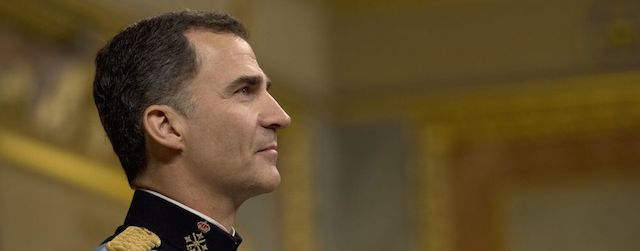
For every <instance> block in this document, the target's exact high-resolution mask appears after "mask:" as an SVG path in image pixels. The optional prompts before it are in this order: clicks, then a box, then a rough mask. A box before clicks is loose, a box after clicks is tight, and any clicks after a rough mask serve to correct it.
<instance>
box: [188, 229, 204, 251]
mask: <svg viewBox="0 0 640 251" xmlns="http://www.w3.org/2000/svg"><path fill="white" fill-rule="evenodd" d="M184 241H185V242H186V243H187V251H205V250H209V248H207V240H206V239H205V238H204V234H202V233H192V234H191V235H187V236H185V237H184Z"/></svg>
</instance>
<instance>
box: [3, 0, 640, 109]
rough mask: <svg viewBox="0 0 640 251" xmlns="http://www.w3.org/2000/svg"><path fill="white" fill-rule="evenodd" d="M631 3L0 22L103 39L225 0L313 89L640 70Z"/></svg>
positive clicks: (333, 5) (8, 3) (171, 6)
mask: <svg viewBox="0 0 640 251" xmlns="http://www.w3.org/2000/svg"><path fill="white" fill-rule="evenodd" d="M639 6H640V3H639V2H638V1H633V0H616V1H607V0H560V1H545V2H544V3H541V2H539V1H534V0H522V1H506V0H455V1H445V0H431V1H419V0H397V1H386V0H349V1H340V0H324V1H321V0H307V1H294V0H277V1H276V0H274V1H258V0H236V1H232V0H225V1H215V2H212V1H204V0H182V1H178V0H162V1H160V0H158V1H153V0H139V1H124V0H114V1H107V0H91V1H73V0H39V1H29V2H28V1H21V0H4V1H1V2H0V16H1V17H0V22H3V23H5V24H7V25H8V26H10V27H15V28H16V29H20V30H22V31H25V32H26V33H29V34H32V35H34V36H38V37H46V38H49V39H51V40H52V41H59V42H63V43H64V42H65V41H68V40H70V39H73V38H74V37H77V36H78V34H80V35H81V36H86V35H87V33H88V35H89V36H93V37H96V38H98V40H99V41H104V40H105V39H107V38H108V37H110V36H111V35H112V34H113V33H115V32H116V31H117V30H119V29H121V28H122V27H123V26H125V25H127V24H129V23H131V22H133V21H134V20H137V19H139V18H141V17H146V16H150V15H154V14H157V13H161V12H165V11H169V10H176V9H186V8H190V9H222V10H226V11H228V12H231V13H232V14H234V15H235V16H238V17H239V18H240V19H242V20H243V21H244V22H245V23H247V25H248V26H249V27H250V28H251V31H252V33H253V40H254V41H255V43H254V44H255V48H256V51H257V52H258V53H259V56H260V57H261V61H262V64H263V67H265V68H266V69H267V70H268V72H275V73H274V74H276V75H278V76H281V78H280V79H285V80H286V81H283V82H286V83H288V85H289V86H290V87H291V89H293V90H297V91H299V92H301V93H305V94H306V95H308V96H310V97H316V96H324V95H325V94H327V93H332V94H336V93H337V94H340V95H351V93H363V92H381V93H384V92H387V91H388V90H406V89H409V90H414V89H416V88H418V89H419V88H426V89H429V90H431V89H434V88H435V89H437V88H445V87H460V86H472V85H478V84H492V83H493V84H495V83H511V82H517V81H518V80H521V79H530V78H553V77H557V76H565V75H575V74H587V73H594V72H601V71H612V70H613V71H615V70H625V69H628V68H637V65H638V64H639V62H640V42H639V39H640V28H639V27H640V14H639V13H640V7H639Z"/></svg>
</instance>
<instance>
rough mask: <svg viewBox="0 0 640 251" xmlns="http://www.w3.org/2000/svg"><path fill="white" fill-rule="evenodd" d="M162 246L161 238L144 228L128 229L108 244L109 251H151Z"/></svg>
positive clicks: (132, 227)
mask: <svg viewBox="0 0 640 251" xmlns="http://www.w3.org/2000/svg"><path fill="white" fill-rule="evenodd" d="M159 246H160V237H158V236H157V235H156V234H154V233H152V232H151V231H149V230H147V229H146V228H143V227H134V226H130V227H127V229H125V230H124V231H122V233H120V234H118V235H117V236H116V237H114V238H113V240H111V241H109V242H107V245H106V247H107V250H109V251H149V250H151V249H153V248H156V247H159Z"/></svg>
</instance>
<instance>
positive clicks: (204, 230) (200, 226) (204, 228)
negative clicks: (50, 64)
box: [198, 221, 211, 234]
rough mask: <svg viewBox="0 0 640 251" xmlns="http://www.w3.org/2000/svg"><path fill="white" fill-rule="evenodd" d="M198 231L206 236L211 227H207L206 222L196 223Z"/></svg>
mask: <svg viewBox="0 0 640 251" xmlns="http://www.w3.org/2000/svg"><path fill="white" fill-rule="evenodd" d="M198 229H199V230H200V232H202V233H205V234H206V233H207V232H209V230H211V226H209V223H207V222H206V221H200V222H198Z"/></svg>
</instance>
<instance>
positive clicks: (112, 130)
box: [93, 11, 291, 251]
mask: <svg viewBox="0 0 640 251" xmlns="http://www.w3.org/2000/svg"><path fill="white" fill-rule="evenodd" d="M270 86H271V82H270V80H269V78H268V77H267V76H266V75H265V73H264V72H263V71H262V69H261V68H260V66H259V65H258V62H257V61H256V56H255V54H254V52H253V51H252V49H251V46H250V45H249V44H248V43H247V32H246V30H245V28H244V27H243V25H242V24H241V23H239V22H238V21H237V20H235V19H234V18H232V17H231V16H229V15H227V14H225V13H221V12H200V11H182V12H173V13H167V14H164V15H160V16H157V17H153V18H149V19H145V20H142V21H140V22H138V23H135V24H133V25H131V26H129V27H128V28H126V29H124V30H123V31H122V32H120V33H119V34H117V35H116V36H115V37H114V38H113V39H112V40H111V41H110V42H109V43H108V44H107V45H106V46H105V47H104V48H102V49H101V50H100V51H99V52H98V55H97V57H96V74H95V80H94V89H93V94H94V99H95V103H96V106H97V108H98V113H99V115H100V120H101V122H102V125H103V127H104V129H105V131H106V132H107V135H108V137H109V139H110V141H111V144H112V146H113V150H114V152H115V153H116V155H117V156H118V158H119V160H120V163H121V165H122V167H123V169H124V171H125V173H126V175H127V178H128V181H129V184H130V185H131V187H132V188H134V189H135V193H134V196H133V199H132V202H131V206H130V208H129V212H128V214H127V216H126V218H125V221H124V224H123V225H122V226H120V227H118V228H117V230H116V231H115V234H114V235H113V236H111V237H109V238H107V240H106V241H105V242H103V243H102V245H101V246H99V247H98V250H110V251H112V250H188V251H196V250H197V251H202V250H215V251H226V250H236V249H237V247H238V245H239V244H240V242H241V240H242V239H241V238H240V235H239V234H238V233H237V232H236V231H235V229H234V228H233V225H234V218H235V215H236V211H237V210H238V208H239V207H240V205H241V204H242V203H243V202H244V201H245V200H247V199H249V198H251V197H253V196H256V195H259V194H262V193H267V192H271V191H272V190H274V189H275V188H276V187H277V185H278V184H279V183H280V175H279V173H278V170H277V168H276V161H277V158H278V151H277V149H278V144H277V138H276V131H277V130H278V129H281V128H284V127H286V126H288V125H289V123H290V122H291V119H290V117H289V115H287V113H286V112H285V111H284V110H283V109H282V108H281V107H280V105H279V104H278V102H277V101H276V100H275V99H274V98H273V97H272V96H271V95H270V94H269V91H268V90H269V87H270Z"/></svg>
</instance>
